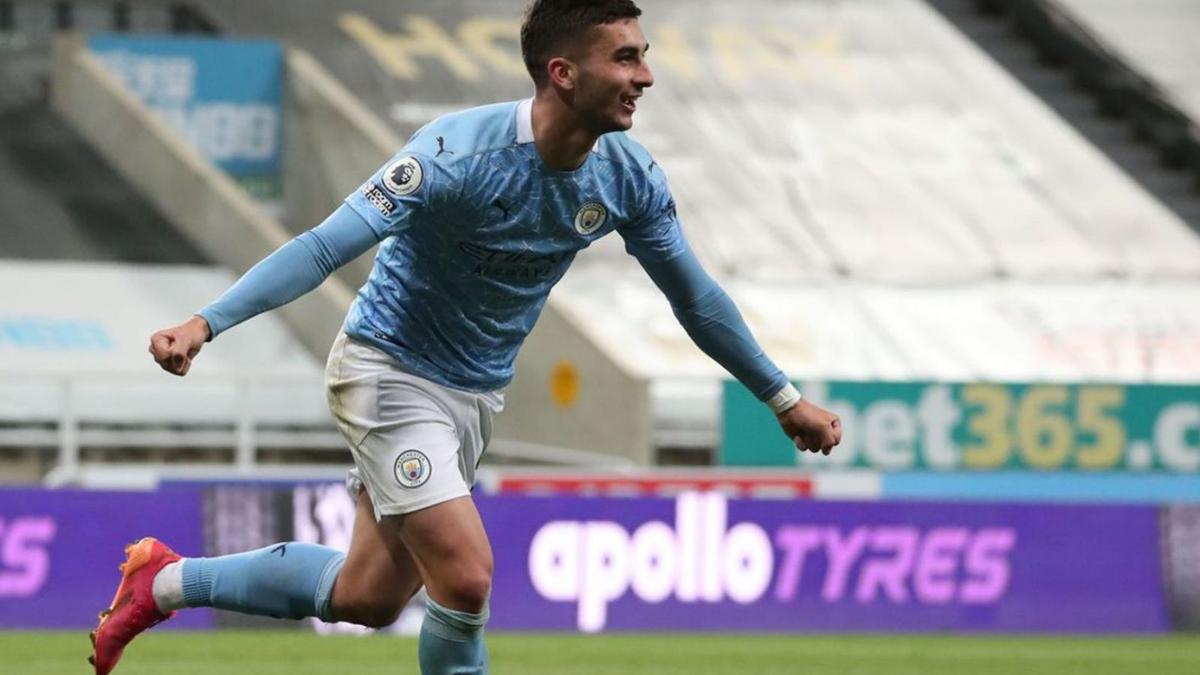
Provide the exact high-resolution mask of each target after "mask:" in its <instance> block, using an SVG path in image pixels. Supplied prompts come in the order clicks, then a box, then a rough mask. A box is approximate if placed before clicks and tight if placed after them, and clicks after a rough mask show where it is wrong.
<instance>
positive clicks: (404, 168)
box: [345, 142, 457, 240]
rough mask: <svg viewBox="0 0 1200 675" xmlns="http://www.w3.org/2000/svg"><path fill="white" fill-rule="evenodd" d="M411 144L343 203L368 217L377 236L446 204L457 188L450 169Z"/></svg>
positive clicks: (397, 229) (392, 233)
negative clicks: (414, 148)
mask: <svg viewBox="0 0 1200 675" xmlns="http://www.w3.org/2000/svg"><path fill="white" fill-rule="evenodd" d="M413 145H414V143H413V142H410V143H409V145H408V146H405V149H404V150H401V151H400V152H399V153H397V154H396V156H394V157H392V158H391V159H390V160H388V162H387V163H386V164H384V165H383V167H382V168H380V169H379V170H378V171H376V172H375V174H374V175H373V176H371V178H370V179H368V180H367V182H365V183H363V184H362V186H361V187H359V188H358V189H357V190H355V191H354V192H353V193H351V194H350V196H348V197H346V200H345V202H346V205H347V206H349V207H350V208H351V209H353V210H354V212H355V213H357V214H358V215H360V216H362V218H363V220H365V221H367V224H368V225H370V226H371V229H372V230H374V231H375V234H376V235H378V237H379V238H380V240H383V239H386V238H387V237H390V236H392V235H395V234H396V233H398V232H400V231H402V230H404V229H405V228H407V227H409V226H410V225H412V224H413V223H414V222H416V221H419V220H420V219H421V217H422V216H426V215H433V214H434V213H436V212H437V211H438V210H440V209H443V208H445V207H446V206H447V204H448V203H449V201H450V199H452V198H453V196H454V194H455V193H456V191H457V188H456V186H455V181H454V180H453V178H452V175H451V171H450V169H449V168H448V167H446V166H444V165H443V164H442V163H441V162H437V161H435V160H434V159H433V158H431V157H430V156H429V155H427V154H424V153H421V152H418V151H414V150H413Z"/></svg>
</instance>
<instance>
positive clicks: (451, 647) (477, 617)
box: [417, 598, 488, 675]
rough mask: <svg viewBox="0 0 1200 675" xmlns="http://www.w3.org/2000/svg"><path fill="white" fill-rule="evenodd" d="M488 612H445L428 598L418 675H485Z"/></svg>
mask: <svg viewBox="0 0 1200 675" xmlns="http://www.w3.org/2000/svg"><path fill="white" fill-rule="evenodd" d="M487 620H488V610H487V609H486V608H484V610H483V611H482V612H480V613H479V614H472V613H471V612H460V611H457V610H453V609H448V608H446V607H443V606H441V605H439V604H438V603H436V602H434V600H433V598H430V599H429V600H428V601H427V602H426V603H425V620H424V621H423V622H421V638H420V640H419V641H418V642H417V660H418V661H419V662H420V663H421V675H487V672H488V657H487V647H486V646H485V645H484V644H483V626H484V624H486V623H487Z"/></svg>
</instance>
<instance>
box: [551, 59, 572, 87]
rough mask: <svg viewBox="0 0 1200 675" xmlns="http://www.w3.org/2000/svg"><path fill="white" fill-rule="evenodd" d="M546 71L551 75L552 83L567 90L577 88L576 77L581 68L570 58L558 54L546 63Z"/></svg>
mask: <svg viewBox="0 0 1200 675" xmlns="http://www.w3.org/2000/svg"><path fill="white" fill-rule="evenodd" d="M546 71H547V72H548V73H549V75H550V82H551V84H553V85H554V86H555V87H557V88H559V89H567V90H570V89H574V88H575V78H576V77H577V75H578V73H579V69H578V68H577V67H576V66H575V64H574V63H572V62H571V60H570V59H568V58H566V57H562V56H556V57H554V58H552V59H550V60H549V61H548V62H547V63H546Z"/></svg>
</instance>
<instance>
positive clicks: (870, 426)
mask: <svg viewBox="0 0 1200 675" xmlns="http://www.w3.org/2000/svg"><path fill="white" fill-rule="evenodd" d="M524 4H525V3H524V2H523V1H521V0H503V1H488V2H484V1H483V0H476V1H472V0H439V2H436V3H433V2H425V3H423V2H415V1H404V2H384V1H383V0H357V1H351V0H328V1H322V2H318V1H315V0H290V1H287V2H284V1H273V2H267V1H261V0H255V1H252V2H251V1H248V0H239V1H236V2H235V1H233V0H187V1H185V2H167V1H160V0H132V1H128V2H112V1H102V0H96V1H91V0H85V1H79V2H74V1H65V2H49V1H35V0H0V482H2V483H3V486H2V487H0V628H9V629H42V628H50V629H60V628H65V629H83V628H86V627H89V626H91V625H92V624H93V622H94V619H93V617H94V613H95V612H96V611H98V610H99V609H101V608H103V607H104V606H105V605H106V604H107V600H108V594H109V593H111V591H112V587H113V584H114V582H115V581H116V573H115V571H114V569H115V566H116V564H117V563H118V562H119V561H120V560H121V559H122V557H121V551H120V549H121V545H122V544H124V543H127V542H128V541H132V540H134V539H136V538H138V537H140V536H142V535H145V534H154V535H156V536H160V537H161V538H163V539H164V540H166V541H167V542H168V543H170V544H171V545H172V546H174V547H175V548H176V549H177V550H179V551H180V552H181V553H182V554H184V555H203V554H206V555H217V554H222V553H228V552H234V551H241V550H245V549H248V548H254V547H258V546H262V545H266V544H269V543H272V542H275V541H279V540H293V539H298V540H305V541H314V542H322V543H326V544H330V545H334V546H345V545H346V543H347V542H348V540H349V532H350V526H351V522H352V518H353V505H352V503H351V501H350V499H349V497H348V496H347V495H346V493H345V490H344V488H342V486H341V480H342V478H343V477H344V473H345V470H346V469H347V468H348V467H349V464H350V455H349V453H348V451H347V450H346V448H345V447H344V445H343V442H342V440H341V438H340V437H339V436H338V434H337V433H336V431H335V429H334V427H333V425H332V423H331V420H330V417H329V413H328V411H327V408H326V405H325V393H324V387H323V384H322V377H321V372H322V367H323V364H324V360H325V355H326V354H327V352H328V349H329V346H330V343H331V341H332V338H333V336H334V335H335V333H336V331H337V329H338V327H339V326H340V324H341V322H342V319H343V317H344V313H345V310H346V308H347V307H348V305H349V302H350V300H351V299H352V297H353V294H354V292H355V290H356V289H357V288H358V286H359V285H360V284H361V283H362V281H363V280H364V279H365V276H366V273H367V271H368V270H369V268H370V264H371V256H369V255H368V256H364V257H363V258H362V259H360V260H358V261H355V262H354V263H353V264H351V265H349V266H347V267H346V268H344V269H342V270H340V271H338V272H337V273H336V274H335V275H334V276H333V277H331V278H330V279H329V280H328V281H327V282H326V283H325V284H324V285H323V286H322V287H321V288H320V289H318V290H317V291H315V292H313V293H312V294H310V295H308V296H306V297H305V298H304V299H302V300H300V301H297V302H295V303H293V304H292V305H289V306H288V307H286V308H284V309H282V310H280V311H276V312H272V313H270V314H268V315H264V316H260V317H258V318H256V319H254V320H252V321H251V322H249V323H247V324H244V325H242V326H239V327H237V328H236V329H234V330H232V331H231V332H229V333H228V334H225V335H222V336H221V338H220V339H218V340H217V341H215V342H214V343H213V344H211V345H209V346H208V347H206V348H205V350H204V353H203V355H202V357H201V358H200V359H199V360H198V361H197V364H196V366H195V367H194V368H193V370H192V372H191V374H189V375H188V377H187V378H185V379H176V378H172V377H170V376H168V375H166V374H164V373H162V372H160V371H159V370H158V368H157V366H156V365H155V364H154V363H153V361H152V360H151V359H150V357H149V356H148V355H147V353H146V346H147V344H148V337H149V335H150V334H151V333H152V332H153V331H154V330H156V329H159V328H162V327H166V326H169V325H174V324H176V323H179V322H180V321H182V320H184V319H186V318H187V317H188V316H189V315H190V314H191V313H192V312H194V311H195V310H197V309H199V308H200V307H202V306H204V305H205V304H207V303H208V302H209V301H210V300H212V299H213V298H215V297H216V296H217V295H219V294H220V293H221V292H223V291H224V289H225V288H227V287H228V286H229V285H230V284H231V283H232V282H233V281H234V280H235V279H236V278H237V277H238V276H239V275H240V274H241V273H243V272H244V271H246V270H247V269H248V268H249V267H250V266H251V265H253V264H254V263H255V262H257V261H258V260H259V259H261V258H262V257H264V256H265V255H267V254H268V253H270V252H271V251H272V250H274V249H275V248H276V247H277V246H279V245H281V244H282V243H284V242H285V241H287V240H288V239H289V238H290V237H292V236H294V235H295V234H298V233H300V232H302V231H304V230H306V229H308V228H310V227H312V226H314V225H315V224H317V223H319V222H320V221H321V220H323V219H324V217H325V216H326V215H327V214H328V213H329V212H330V211H332V209H334V208H335V207H336V206H337V204H338V203H339V202H340V200H341V199H342V198H343V197H345V196H346V195H347V194H349V193H350V192H351V191H353V190H355V189H356V188H357V187H358V185H360V184H361V182H362V181H363V180H364V179H366V178H367V177H368V176H369V175H370V174H371V173H372V172H374V170H375V169H376V168H377V167H378V166H380V165H381V164H382V163H383V162H384V161H385V160H386V158H388V157H389V156H391V155H392V154H393V153H394V152H396V151H397V150H398V149H399V148H400V147H402V145H403V144H404V140H405V139H406V138H407V137H408V136H409V135H410V134H411V133H412V132H414V131H415V130H416V129H417V128H419V127H420V126H421V125H423V124H425V123H426V122H427V121H429V120H430V119H432V118H434V117H436V116H438V115H441V114H444V113H447V112H451V111H455V110H459V109H461V108H464V107H469V106H473V105H479V104H484V103H489V102H494V101H500V100H514V99H519V98H524V97H527V96H530V95H531V94H532V85H531V83H530V81H529V78H528V75H527V74H526V72H525V70H524V67H523V65H522V62H521V59H520V53H519V47H518V43H517V33H518V28H519V25H520V15H521V11H522V9H523V6H524ZM641 6H642V9H643V10H644V12H645V15H644V16H643V18H642V25H643V28H644V30H645V33H646V35H647V37H648V39H649V40H650V43H651V45H652V48H651V50H650V52H649V57H648V58H649V61H650V65H651V67H652V68H653V69H654V72H655V75H656V84H655V85H654V87H653V88H652V89H651V90H649V92H648V95H647V96H646V98H645V99H643V101H642V103H641V104H640V105H639V111H638V113H637V116H636V122H635V126H634V129H633V130H632V132H631V133H632V135H633V136H634V137H635V138H637V139H638V140H639V141H640V142H641V143H643V144H644V145H645V146H646V147H647V148H648V149H649V150H650V151H651V152H652V153H653V154H654V156H655V159H656V160H657V161H658V162H659V164H660V166H661V167H663V169H664V170H665V172H666V174H667V176H668V177H669V180H670V184H671V187H672V191H673V193H674V195H675V197H676V199H677V201H678V208H679V213H680V217H681V220H682V221H683V223H684V227H685V232H686V234H687V236H688V238H689V240H690V241H691V243H692V245H693V247H694V248H695V249H696V250H697V252H698V254H699V256H700V258H701V259H702V261H703V262H704V263H705V265H706V266H707V267H708V269H709V270H710V271H711V272H712V273H713V275H714V276H715V277H716V278H717V279H718V280H719V281H720V282H721V283H722V285H723V286H724V287H725V288H726V289H727V290H728V291H729V292H730V294H731V296H733V298H734V299H735V301H736V302H737V304H738V306H739V307H740V308H741V310H742V312H743V313H744V315H745V316H746V318H747V321H748V322H749V324H750V325H751V327H752V329H753V330H754V333H755V335H756V336H757V337H758V338H759V340H760V342H761V343H762V345H763V346H764V348H765V350H766V351H767V353H768V354H769V355H771V356H772V358H773V359H774V360H775V361H776V362H777V363H779V365H780V366H781V367H782V368H783V369H784V370H785V371H786V372H787V373H788V374H789V375H790V376H791V377H793V378H794V380H795V381H796V383H797V386H798V387H800V389H801V391H802V392H803V393H804V395H805V396H807V397H808V398H809V399H810V400H813V401H814V402H816V403H818V404H820V405H823V406H826V407H828V408H830V409H832V410H833V411H835V412H836V413H838V414H839V415H840V416H841V418H842V420H843V423H844V426H845V429H846V435H845V437H844V440H843V442H842V444H841V446H840V447H839V448H838V449H837V450H836V451H835V453H834V454H833V455H831V456H829V457H821V456H811V455H808V456H801V455H798V454H797V453H796V452H795V451H794V450H793V449H792V448H791V446H790V444H789V441H788V440H787V439H786V438H784V437H783V435H782V434H780V433H779V432H778V428H777V425H776V424H775V422H774V420H773V419H772V416H771V414H770V413H769V412H768V411H767V410H766V409H765V408H764V406H762V405H761V404H760V403H758V402H757V401H756V400H754V398H753V397H752V396H751V395H750V394H749V392H747V391H746V390H745V389H744V388H742V387H741V385H739V384H737V383H736V382H734V381H732V380H730V379H729V378H728V376H727V375H726V374H725V373H724V372H723V371H722V370H721V369H720V368H719V366H717V365H716V364H715V363H713V362H711V361H709V360H708V359H707V357H705V356H704V355H703V354H702V353H700V352H699V351H698V350H697V349H696V348H695V347H693V346H692V344H691V343H690V341H689V340H688V338H687V336H686V335H685V334H684V333H683V331H682V330H681V329H680V328H679V327H678V325H677V324H676V323H675V319H674V317H673V316H672V314H671V312H670V309H669V307H668V305H667V303H666V301H665V300H664V299H663V298H662V297H661V295H660V294H659V293H658V291H657V290H656V289H655V288H654V287H653V285H652V284H651V283H650V282H649V280H648V279H647V278H645V275H644V274H643V273H642V272H641V270H640V269H639V268H638V267H637V265H636V264H635V263H634V261H633V260H632V259H631V258H629V257H628V256H626V255H625V254H624V251H623V250H622V247H621V242H620V241H619V238H617V237H609V238H607V239H606V240H604V241H602V242H600V243H598V244H597V245H596V246H593V247H592V248H591V249H589V250H588V251H585V252H584V253H583V254H581V255H580V257H579V258H578V260H577V262H576V263H575V265H574V268H573V269H572V270H571V272H570V273H569V274H568V275H567V277H566V278H565V279H564V280H563V281H562V283H561V284H560V285H559V286H558V287H557V288H556V289H555V291H554V292H553V294H552V295H551V298H550V302H549V304H548V306H547V308H546V311H545V312H544V314H543V316H542V319H541V321H540V323H539V325H538V327H537V328H536V330H535V331H534V333H533V334H532V335H531V336H530V338H529V340H528V341H527V342H526V345H525V347H524V350H523V351H522V353H521V356H520V359H519V363H518V376H517V379H516V380H515V381H514V383H513V384H512V386H511V387H510V389H509V390H508V392H507V402H508V403H507V410H506V411H505V413H504V414H503V415H502V416H500V417H499V418H498V421H497V426H496V433H495V439H494V440H493V443H492V445H491V447H490V449H489V450H488V453H487V454H486V456H485V457H484V459H483V468H482V470H481V472H480V475H481V481H480V484H479V486H478V487H477V490H476V494H477V496H478V499H479V504H480V508H481V511H482V512H483V515H484V519H485V521H486V522H487V524H488V526H489V530H490V531H491V532H492V540H493V546H494V548H495V550H496V560H497V577H496V583H495V595H494V599H493V609H492V624H491V626H492V627H493V628H494V629H495V630H496V631H499V632H505V631H527V630H535V631H563V632H585V633H595V632H608V631H617V632H620V631H649V630H653V631H672V632H680V631H706V632H723V631H736V632H747V631H749V632H764V633H773V634H776V633H781V634H785V635H792V634H798V633H806V632H812V631H820V632H826V631H835V632H887V633H894V632H906V633H908V632H916V633H920V632H934V633H939V634H940V633H945V632H970V633H979V632H987V633H991V632H999V633H1042V632H1046V633H1064V632H1069V633H1152V634H1159V633H1166V632H1172V631H1195V630H1197V629H1200V475H1198V472H1200V127H1198V126H1197V125H1198V121H1200V41H1197V40H1196V36H1197V35H1200V5H1198V4H1197V3H1195V2H1192V1H1191V0H1142V1H1139V2H1136V3H1133V2H1121V1H1119V0H1012V1H1010V2H1003V1H1001V0H927V1H923V0H794V1H790V2H783V1H777V0H743V1H741V2H737V3H719V2H709V1H706V0H687V1H678V2H666V1H665V0H645V1H644V2H642V3H641ZM110 559H111V566H110V565H109V562H110ZM419 604H420V603H416V605H415V606H414V607H413V608H411V611H409V612H407V613H406V614H405V615H404V616H403V617H401V620H400V621H399V622H398V623H397V624H396V625H395V626H393V627H392V628H390V629H387V630H386V631H385V632H397V633H411V632H412V631H413V630H414V629H415V627H416V626H418V625H419V621H420V612H421V610H420V607H419ZM248 627H272V628H284V629H289V628H299V629H302V630H317V631H321V632H356V630H355V629H354V628H353V627H347V626H340V625H335V626H326V625H319V624H315V623H309V622H303V623H299V624H296V623H282V622H276V621H273V620H266V619H249V618H246V617H240V616H234V615H227V614H221V613H214V612H209V611H207V610H203V611H201V610H197V611H193V612H186V613H184V614H183V615H181V617H180V618H179V619H177V620H176V621H173V622H172V623H170V624H167V625H166V627H165V629H168V630H169V629H174V628H194V629H208V628H248ZM1192 644H1193V647H1194V643H1192ZM1193 656H1195V652H1193ZM1193 663H1200V660H1198V661H1194V662H1193ZM1124 672H1132V671H1124Z"/></svg>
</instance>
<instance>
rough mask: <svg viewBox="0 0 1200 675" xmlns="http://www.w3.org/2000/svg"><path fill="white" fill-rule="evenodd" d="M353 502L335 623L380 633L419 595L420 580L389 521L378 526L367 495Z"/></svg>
mask: <svg viewBox="0 0 1200 675" xmlns="http://www.w3.org/2000/svg"><path fill="white" fill-rule="evenodd" d="M357 502H358V506H357V510H356V513H355V516H354V533H353V535H352V536H351V539H350V552H349V553H348V554H347V555H346V564H345V565H343V566H342V572H341V574H339V575H338V578H337V582H336V583H334V586H333V601H332V607H331V609H332V614H333V619H334V621H347V622H349V623H356V624H359V625H362V626H370V627H372V628H383V627H384V626H389V625H391V624H392V623H394V622H395V621H396V619H397V618H398V617H399V616H400V612H401V611H403V609H404V606H405V605H407V604H408V601H409V600H411V599H412V596H413V595H414V594H416V592H417V591H419V590H421V575H420V572H419V571H418V569H417V564H416V562H415V561H414V560H413V558H412V555H411V554H409V552H408V549H407V548H406V547H405V545H404V542H403V541H402V540H401V539H400V537H399V536H397V534H396V532H395V531H394V530H395V527H394V525H393V524H392V523H390V522H389V519H384V521H383V522H376V520H375V513H374V510H373V507H372V506H371V498H370V497H369V496H368V495H367V492H366V490H360V491H359V492H358V500H357Z"/></svg>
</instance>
